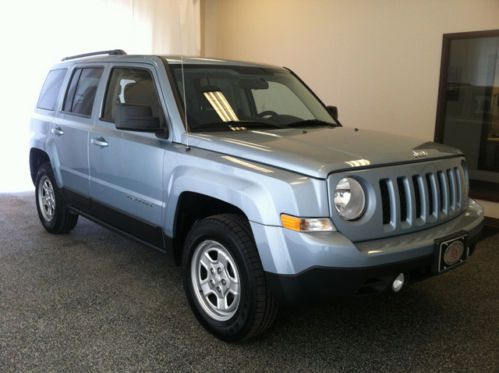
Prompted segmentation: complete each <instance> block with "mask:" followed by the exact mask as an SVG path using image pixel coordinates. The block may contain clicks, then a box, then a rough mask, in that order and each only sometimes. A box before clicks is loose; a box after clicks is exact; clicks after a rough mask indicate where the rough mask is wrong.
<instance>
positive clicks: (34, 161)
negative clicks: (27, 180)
mask: <svg viewBox="0 0 499 373" xmlns="http://www.w3.org/2000/svg"><path fill="white" fill-rule="evenodd" d="M45 162H50V158H49V155H48V154H47V153H46V152H45V151H43V150H41V149H38V148H31V150H30V152H29V170H30V174H31V180H32V181H33V184H35V183H36V174H37V173H38V170H39V169H40V166H41V165H42V164H44V163H45Z"/></svg>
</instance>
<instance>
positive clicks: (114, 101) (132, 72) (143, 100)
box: [102, 68, 164, 126]
mask: <svg viewBox="0 0 499 373" xmlns="http://www.w3.org/2000/svg"><path fill="white" fill-rule="evenodd" d="M121 104H129V105H144V106H149V107H150V108H151V111H152V115H153V117H155V118H160V125H161V126H163V125H164V115H163V110H162V108H161V103H160V101H159V98H158V93H157V90H156V86H155V84H154V80H153V77H152V75H151V73H150V72H149V71H147V70H144V69H136V68H114V69H113V70H112V72H111V77H110V80H109V84H108V88H107V92H106V99H105V101H104V112H103V115H102V119H103V120H105V121H108V122H113V123H114V121H115V116H116V110H117V108H118V105H121Z"/></svg>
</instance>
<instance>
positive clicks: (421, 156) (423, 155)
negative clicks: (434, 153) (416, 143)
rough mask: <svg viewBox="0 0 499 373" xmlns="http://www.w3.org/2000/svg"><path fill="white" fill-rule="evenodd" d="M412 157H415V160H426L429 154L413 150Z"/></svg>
mask: <svg viewBox="0 0 499 373" xmlns="http://www.w3.org/2000/svg"><path fill="white" fill-rule="evenodd" d="M412 155H413V156H414V158H425V157H428V152H426V151H424V150H420V151H417V150H413V151H412Z"/></svg>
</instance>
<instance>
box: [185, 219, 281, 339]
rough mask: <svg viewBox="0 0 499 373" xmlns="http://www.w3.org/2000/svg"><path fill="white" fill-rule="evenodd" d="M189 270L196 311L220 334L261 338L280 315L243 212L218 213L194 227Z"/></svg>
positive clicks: (189, 240)
mask: <svg viewBox="0 0 499 373" xmlns="http://www.w3.org/2000/svg"><path fill="white" fill-rule="evenodd" d="M183 272H184V288H185V291H186V294H187V298H188V299H189V303H190V305H191V308H192V310H193V311H194V314H195V315H196V317H197V318H198V320H199V321H200V322H201V324H202V325H203V326H204V327H205V328H206V329H207V330H208V331H210V332H211V333H212V334H214V335H215V336H217V337H218V338H221V339H223V340H226V341H239V340H244V339H248V338H250V337H253V336H256V335H258V334H260V333H262V332H263V331H264V330H265V329H267V328H268V327H270V325H271V324H272V322H273V321H274V319H275V317H276V315H277V310H278V304H277V302H276V300H275V299H274V297H273V296H272V294H271V292H270V290H269V289H268V286H267V284H266V281H265V274H264V272H263V268H262V265H261V262H260V257H259V255H258V251H257V249H256V246H255V243H254V240H253V236H252V233H251V229H250V227H249V224H248V222H247V221H246V220H245V219H244V218H243V217H241V216H239V215H233V214H223V215H216V216H212V217H209V218H206V219H203V220H201V221H200V222H198V223H196V224H195V225H194V226H193V228H192V229H191V231H190V232H189V234H188V236H187V239H186V241H185V244H184V252H183Z"/></svg>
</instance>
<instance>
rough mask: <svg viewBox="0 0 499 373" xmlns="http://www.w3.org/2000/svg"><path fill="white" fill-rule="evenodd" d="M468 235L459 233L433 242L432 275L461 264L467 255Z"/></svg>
mask: <svg viewBox="0 0 499 373" xmlns="http://www.w3.org/2000/svg"><path fill="white" fill-rule="evenodd" d="M467 241H468V234H467V233H465V232H460V233H458V234H454V235H452V236H447V237H444V238H440V239H437V240H435V259H434V262H433V268H432V270H433V273H442V272H446V271H448V270H450V269H453V268H455V267H457V266H459V265H461V264H463V263H464V262H465V261H466V259H467V258H468V255H469V246H468V243H467Z"/></svg>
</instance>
